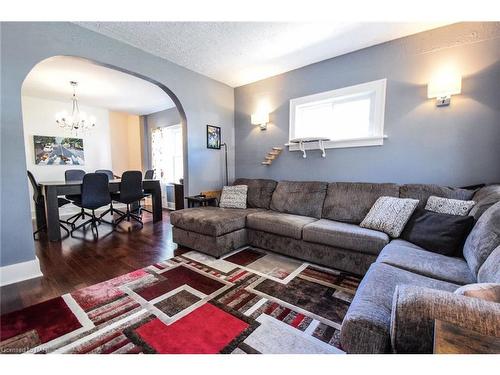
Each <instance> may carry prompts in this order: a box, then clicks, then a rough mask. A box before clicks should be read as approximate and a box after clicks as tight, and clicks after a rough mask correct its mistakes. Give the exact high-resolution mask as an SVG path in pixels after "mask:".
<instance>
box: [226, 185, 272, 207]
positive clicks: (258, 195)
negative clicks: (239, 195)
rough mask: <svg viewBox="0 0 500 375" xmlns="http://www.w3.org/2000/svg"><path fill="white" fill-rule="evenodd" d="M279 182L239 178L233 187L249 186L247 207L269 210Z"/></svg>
mask: <svg viewBox="0 0 500 375" xmlns="http://www.w3.org/2000/svg"><path fill="white" fill-rule="evenodd" d="M277 184H278V182H276V181H274V180H266V179H258V178H238V179H237V180H236V181H234V184H233V185H247V186H248V193H247V206H248V207H249V208H265V209H266V210H268V209H269V205H270V204H271V197H272V196H273V192H274V189H276V185H277Z"/></svg>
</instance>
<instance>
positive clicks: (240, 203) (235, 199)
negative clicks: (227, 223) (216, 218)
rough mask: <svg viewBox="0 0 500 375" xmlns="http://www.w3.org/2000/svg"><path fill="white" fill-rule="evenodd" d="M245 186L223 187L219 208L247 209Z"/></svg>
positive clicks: (246, 190)
mask: <svg viewBox="0 0 500 375" xmlns="http://www.w3.org/2000/svg"><path fill="white" fill-rule="evenodd" d="M247 192H248V186H247V185H234V186H224V187H223V188H222V194H221V197H220V203H219V207H224V208H247Z"/></svg>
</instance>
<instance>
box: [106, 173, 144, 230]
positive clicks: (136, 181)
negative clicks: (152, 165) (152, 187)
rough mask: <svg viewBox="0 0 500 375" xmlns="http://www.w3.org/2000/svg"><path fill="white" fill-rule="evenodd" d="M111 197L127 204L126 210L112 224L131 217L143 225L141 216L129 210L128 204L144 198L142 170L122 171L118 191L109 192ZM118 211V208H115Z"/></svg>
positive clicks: (128, 219)
mask: <svg viewBox="0 0 500 375" xmlns="http://www.w3.org/2000/svg"><path fill="white" fill-rule="evenodd" d="M111 198H112V199H113V200H114V201H115V202H120V203H124V204H126V205H127V211H126V212H124V213H122V215H121V216H120V217H119V218H118V219H117V220H116V221H115V222H114V225H115V226H116V225H118V224H120V223H121V222H122V221H123V220H125V219H126V220H127V221H130V219H133V220H135V221H137V222H138V223H140V224H141V227H142V226H143V223H142V218H141V216H140V210H139V215H137V214H135V213H133V212H132V211H131V210H130V205H131V204H132V203H135V202H139V201H140V200H141V199H143V198H144V190H142V172H140V171H126V172H124V173H123V175H122V178H121V182H120V191H119V192H118V193H111ZM115 211H117V212H118V210H115Z"/></svg>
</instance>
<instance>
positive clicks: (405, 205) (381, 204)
mask: <svg viewBox="0 0 500 375" xmlns="http://www.w3.org/2000/svg"><path fill="white" fill-rule="evenodd" d="M417 205H418V199H410V198H394V197H380V198H378V199H377V201H376V202H375V204H374V205H373V206H372V208H371V209H370V212H368V215H366V217H365V218H364V219H363V221H362V222H361V224H359V225H360V226H361V227H363V228H368V229H374V230H378V231H381V232H385V233H387V234H388V235H389V236H391V237H393V238H397V237H399V235H400V234H401V232H402V231H403V229H404V227H405V225H406V223H407V222H408V220H409V219H410V216H411V215H412V214H413V211H415V208H417Z"/></svg>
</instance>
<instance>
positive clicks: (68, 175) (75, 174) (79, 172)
mask: <svg viewBox="0 0 500 375" xmlns="http://www.w3.org/2000/svg"><path fill="white" fill-rule="evenodd" d="M85 173H86V172H85V171H84V170H83V169H68V170H67V171H65V172H64V181H66V182H70V181H82V180H83V176H85ZM66 199H68V200H69V201H71V203H73V202H74V201H75V200H81V195H80V194H72V195H66ZM80 218H82V219H85V210H84V209H83V208H82V209H81V210H80V212H79V213H77V214H75V215H73V216H71V217H69V218H68V221H69V222H70V223H71V225H72V226H74V225H75V223H76V222H77V221H78V219H80Z"/></svg>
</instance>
